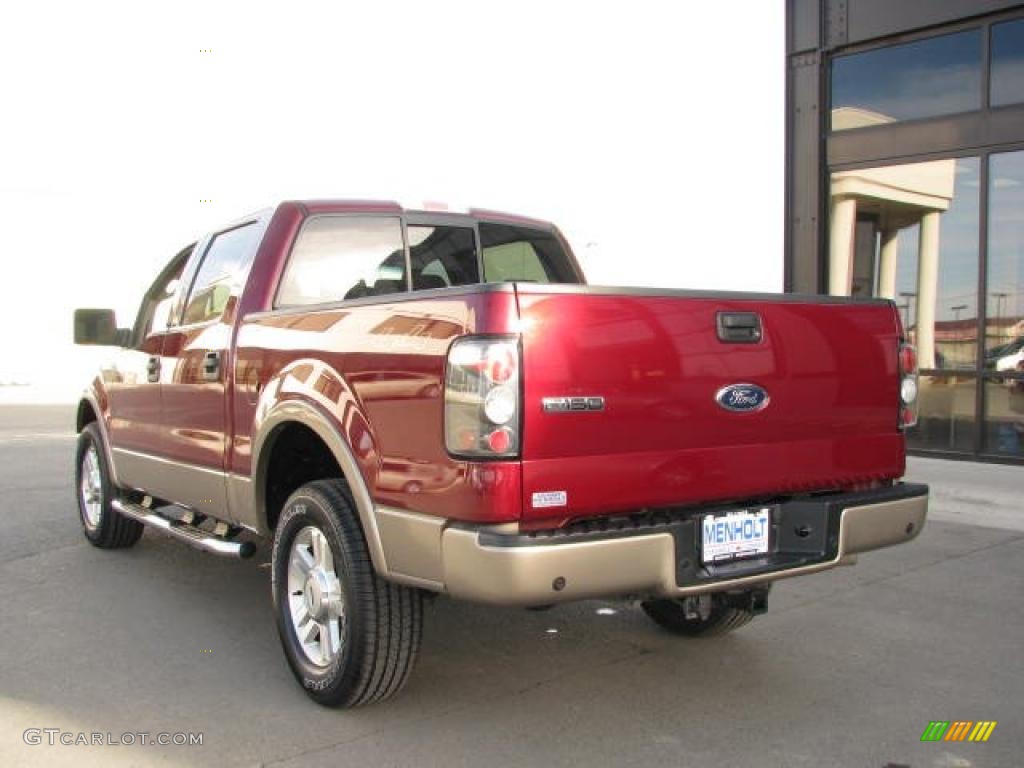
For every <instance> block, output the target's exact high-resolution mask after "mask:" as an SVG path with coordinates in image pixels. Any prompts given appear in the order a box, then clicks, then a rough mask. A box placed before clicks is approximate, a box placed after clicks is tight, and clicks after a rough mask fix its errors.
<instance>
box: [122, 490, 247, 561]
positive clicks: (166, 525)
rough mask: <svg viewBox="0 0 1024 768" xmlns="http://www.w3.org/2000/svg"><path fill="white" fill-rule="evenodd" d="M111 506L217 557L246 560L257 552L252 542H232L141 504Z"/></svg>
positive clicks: (126, 515) (123, 503)
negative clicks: (171, 518)
mask: <svg viewBox="0 0 1024 768" xmlns="http://www.w3.org/2000/svg"><path fill="white" fill-rule="evenodd" d="M110 506H112V507H113V508H114V509H115V510H117V511H118V512H120V513H121V514H122V515H124V516H125V517H130V518H131V519H132V520H138V521H139V522H140V523H144V524H145V525H151V526H153V527H154V528H159V529H160V530H162V531H164V532H165V533H169V534H170V535H171V536H173V537H174V538H176V539H180V540H181V541H184V542H185V543H186V544H191V545H192V546H193V547H195V548H196V549H202V550H204V551H206V552H212V553H213V554H215V555H223V556H224V557H237V558H242V559H245V558H247V557H252V556H253V553H255V552H256V545H255V544H253V543H252V542H251V541H231V540H230V539H223V538H221V537H220V536H214V535H213V534H212V533H208V532H207V531H204V530H202V529H201V528H196V527H195V526H194V525H189V524H188V523H184V522H181V521H179V520H170V519H168V518H166V517H163V516H162V515H158V514H156V512H153V511H152V510H150V509H147V508H146V507H144V506H142V505H141V504H134V503H132V502H130V501H125V500H124V499H114V500H113V501H112V502H111V503H110Z"/></svg>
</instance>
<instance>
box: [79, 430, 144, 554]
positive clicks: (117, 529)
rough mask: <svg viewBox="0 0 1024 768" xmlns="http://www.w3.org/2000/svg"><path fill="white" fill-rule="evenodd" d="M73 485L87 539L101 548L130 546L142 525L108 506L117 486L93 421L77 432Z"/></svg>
mask: <svg viewBox="0 0 1024 768" xmlns="http://www.w3.org/2000/svg"><path fill="white" fill-rule="evenodd" d="M75 489H76V491H77V496H78V514H79V517H80V518H81V521H82V531H83V532H84V533H85V538H87V539H88V540H89V543H90V544H92V545H94V546H97V547H101V548H103V549H120V548H123V547H130V546H132V545H133V544H135V542H137V541H138V540H139V537H140V536H142V530H143V525H142V523H140V522H137V521H136V520H132V519H130V518H127V517H125V516H124V515H122V514H120V513H119V512H118V511H117V510H115V509H113V508H112V507H111V506H110V502H111V501H113V500H114V495H115V493H116V492H117V489H116V488H115V486H114V483H113V481H112V480H111V479H110V467H109V466H108V465H107V456H106V453H105V452H104V450H103V436H102V435H101V434H100V430H99V427H97V426H96V424H95V423H93V424H87V425H86V426H85V429H83V430H82V433H81V434H80V435H79V436H78V447H77V450H76V451H75Z"/></svg>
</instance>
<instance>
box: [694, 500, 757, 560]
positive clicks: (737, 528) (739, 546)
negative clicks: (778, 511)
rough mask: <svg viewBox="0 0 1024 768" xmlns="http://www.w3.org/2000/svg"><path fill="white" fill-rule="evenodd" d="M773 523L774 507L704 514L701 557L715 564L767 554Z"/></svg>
mask: <svg viewBox="0 0 1024 768" xmlns="http://www.w3.org/2000/svg"><path fill="white" fill-rule="evenodd" d="M771 522H772V518H771V507H762V508H761V509H757V510H746V509H744V510H739V511H736V512H727V513H726V514H724V515H707V516H705V517H704V519H703V520H702V521H701V560H702V561H703V562H705V563H714V562H722V561H723V560H735V559H736V558H740V557H753V556H755V555H763V554H765V553H766V552H767V551H768V531H769V530H770V529H771Z"/></svg>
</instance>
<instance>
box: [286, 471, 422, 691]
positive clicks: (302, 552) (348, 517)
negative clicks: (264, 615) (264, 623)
mask: <svg viewBox="0 0 1024 768" xmlns="http://www.w3.org/2000/svg"><path fill="white" fill-rule="evenodd" d="M272 567H273V577H272V581H273V590H274V591H273V594H274V611H275V614H276V616H277V628H278V633H279V634H280V636H281V643H282V645H283V646H284V652H285V656H286V657H287V659H288V664H289V666H290V667H291V669H292V672H293V673H294V674H295V677H296V679H297V680H298V681H299V683H300V684H301V685H302V687H303V689H304V690H305V691H306V693H307V694H308V695H309V696H310V697H311V698H312V699H313V700H314V701H316V702H317V703H319V704H323V705H325V706H334V707H354V706H359V705H361V704H368V703H370V702H374V701H381V700H383V699H386V698H388V697H390V696H393V695H394V694H395V693H397V692H398V691H399V690H400V689H401V688H402V686H403V685H405V682H406V680H407V679H408V677H409V673H410V672H411V671H412V668H413V665H414V663H415V661H416V655H417V652H418V650H419V644H420V636H421V634H422V628H423V601H422V597H421V595H420V593H419V591H418V590H414V589H410V588H408V587H402V586H399V585H397V584H391V583H389V582H386V581H384V580H383V579H381V578H380V577H379V576H377V574H376V572H375V571H374V569H373V563H372V562H371V560H370V554H369V551H368V549H367V546H366V540H365V538H364V536H363V532H362V528H361V526H360V524H359V520H358V517H357V515H356V513H355V511H354V504H353V502H352V498H351V495H350V494H349V491H348V486H347V485H346V484H345V483H344V482H343V481H341V480H318V481H316V482H313V483H309V484H307V485H304V486H303V487H302V488H300V489H299V490H298V491H296V492H295V493H293V494H292V496H291V497H290V498H289V499H288V501H287V502H285V507H284V511H283V512H282V513H281V518H280V520H279V521H278V524H277V529H276V531H275V532H274V552H273V556H272Z"/></svg>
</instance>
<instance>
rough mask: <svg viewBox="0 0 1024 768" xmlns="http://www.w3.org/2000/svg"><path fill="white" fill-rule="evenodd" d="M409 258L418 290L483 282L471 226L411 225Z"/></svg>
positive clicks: (413, 284)
mask: <svg viewBox="0 0 1024 768" xmlns="http://www.w3.org/2000/svg"><path fill="white" fill-rule="evenodd" d="M409 261H410V264H411V266H412V287H413V290H416V291H422V290H429V289H430V288H447V287H448V286H452V285H473V284H475V283H479V282H480V270H479V268H478V266H477V259H476V242H475V238H474V237H473V230H472V229H470V228H469V227H447V226H421V225H415V224H411V225H409Z"/></svg>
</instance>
